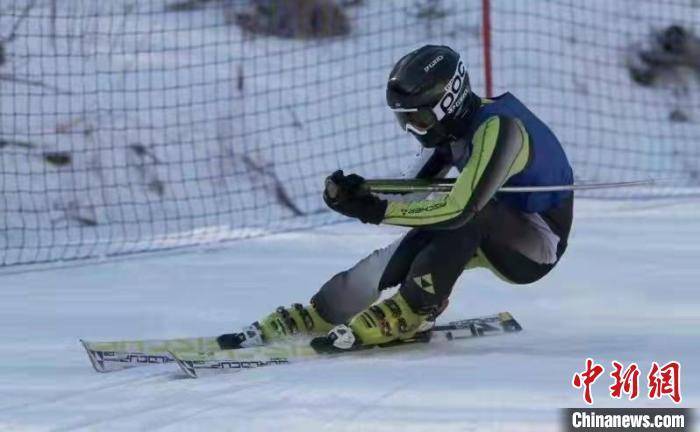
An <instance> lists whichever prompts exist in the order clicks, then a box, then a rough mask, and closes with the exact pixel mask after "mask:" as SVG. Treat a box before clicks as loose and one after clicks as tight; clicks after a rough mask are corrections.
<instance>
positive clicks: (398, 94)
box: [220, 45, 573, 350]
mask: <svg viewBox="0 0 700 432" xmlns="http://www.w3.org/2000/svg"><path fill="white" fill-rule="evenodd" d="M386 98H387V103H388V105H389V108H390V109H391V110H392V111H393V112H394V114H395V115H396V118H397V119H398V122H399V125H400V126H401V128H403V129H404V130H405V131H407V132H409V133H411V134H412V135H414V136H415V137H416V138H417V139H418V141H419V142H420V144H421V145H422V149H421V152H420V153H419V155H418V158H417V160H416V163H415V164H414V165H413V166H412V168H411V169H410V170H409V171H408V172H407V173H406V174H407V176H410V177H414V178H421V179H423V178H441V177H444V176H445V175H446V174H447V172H448V171H449V170H450V168H452V167H455V168H456V169H457V170H458V171H459V172H460V174H459V176H458V177H457V180H456V182H455V184H454V186H453V187H452V190H451V191H450V192H449V193H448V194H445V195H444V196H440V197H438V198H432V197H427V196H418V197H416V196H412V197H410V199H409V200H408V201H406V200H399V199H391V197H389V198H388V199H387V198H385V197H380V196H377V195H375V194H372V193H371V192H370V191H369V190H368V188H367V187H366V186H365V184H364V182H365V180H364V179H363V178H362V177H360V176H359V175H357V174H350V175H345V174H344V173H343V171H336V172H334V173H333V174H332V175H331V176H329V177H328V178H327V179H326V183H325V190H324V193H323V199H324V201H325V202H326V204H327V205H328V206H329V207H330V208H331V209H333V210H335V211H337V212H338V213H341V214H343V215H345V216H348V217H352V218H356V219H359V220H360V221H362V222H364V223H372V224H380V223H384V224H389V225H400V226H405V227H410V228H412V229H411V230H410V231H408V233H407V234H405V235H403V236H402V237H401V238H400V239H398V240H397V241H395V242H394V243H392V244H390V245H389V246H387V247H385V248H383V249H379V250H376V251H374V252H373V253H372V254H370V255H369V256H367V257H366V258H364V259H363V260H361V261H360V262H358V263H357V264H355V265H354V266H353V267H352V268H350V269H348V270H345V271H343V272H340V273H338V274H336V275H335V276H333V277H332V278H331V279H330V280H328V281H327V282H326V283H325V284H324V285H323V286H322V287H321V289H320V290H319V291H318V292H317V293H316V294H315V295H314V296H313V297H312V299H311V301H310V304H309V305H306V306H302V305H300V304H294V305H292V306H291V307H289V308H284V307H279V308H277V310H276V311H275V312H273V313H272V314H270V315H269V316H267V317H265V318H264V319H263V320H262V321H260V322H259V323H258V322H256V323H254V324H253V325H252V326H250V327H249V328H246V329H245V331H244V332H243V333H240V334H238V337H236V338H234V340H229V341H220V344H222V346H223V345H229V346H230V347H232V348H234V347H245V346H251V345H258V344H261V343H264V342H267V341H274V340H277V339H280V338H283V337H286V336H288V335H293V334H297V333H308V334H314V335H324V334H325V335H326V336H322V337H319V338H316V339H314V342H313V343H312V345H314V346H315V347H316V348H317V349H319V350H346V349H351V348H356V347H358V346H361V345H377V344H386V343H391V342H392V341H396V340H397V339H409V338H412V337H414V336H415V335H416V333H418V332H423V331H426V330H428V329H430V327H431V326H432V325H433V324H434V321H435V318H436V317H437V316H438V315H439V314H440V313H441V312H442V311H443V310H444V309H445V307H446V306H447V302H448V297H449V296H450V293H451V291H452V287H453V285H454V284H455V282H456V280H457V278H458V277H459V275H460V274H461V273H462V271H463V270H464V269H470V268H474V267H486V268H488V269H490V270H491V271H492V272H493V273H495V274H496V275H497V276H498V277H500V278H502V279H503V280H505V281H507V282H509V283H514V284H529V283H532V282H535V281H537V280H539V279H540V278H542V277H543V276H545V275H546V274H547V273H548V272H549V271H550V270H552V268H554V266H555V265H556V264H557V262H558V261H559V259H560V258H561V256H562V254H563V253H564V251H565V250H566V247H567V239H568V236H569V231H570V228H571V223H572V218H573V192H570V191H564V192H534V193H499V192H498V189H499V188H500V187H501V186H504V185H505V186H545V185H570V184H572V183H573V172H572V169H571V166H570V165H569V162H568V160H567V158H566V155H565V154H564V151H563V149H562V147H561V144H560V143H559V141H558V140H557V138H556V137H555V135H554V134H553V133H552V132H551V131H550V129H549V128H548V127H547V126H546V125H545V124H544V123H543V122H542V121H541V120H540V119H538V118H537V117H536V116H535V115H534V114H533V113H532V112H531V111H530V110H528V108H527V107H525V105H523V104H522V103H521V102H520V101H519V100H518V99H516V98H515V96H513V95H512V94H510V93H505V94H503V95H500V96H498V97H495V98H492V99H484V98H480V97H479V96H477V95H476V94H474V93H473V92H472V91H471V88H470V84H469V76H468V74H467V70H466V66H465V63H464V61H463V60H462V59H461V58H460V56H459V54H457V53H456V52H455V51H453V50H452V49H451V48H449V47H446V46H434V45H427V46H424V47H422V48H420V49H418V50H415V51H413V52H411V53H409V54H408V55H406V56H404V57H403V58H401V59H400V60H399V61H398V63H397V64H396V65H395V66H394V68H393V70H392V71H391V74H390V76H389V81H388V84H387V90H386ZM426 198H427V199H426ZM397 285H398V286H399V289H398V291H397V292H396V293H395V294H394V295H392V296H391V297H389V298H387V299H386V300H383V301H381V302H379V303H376V304H375V302H376V301H377V300H378V298H379V296H380V293H381V291H382V290H385V289H387V288H390V287H394V286H397Z"/></svg>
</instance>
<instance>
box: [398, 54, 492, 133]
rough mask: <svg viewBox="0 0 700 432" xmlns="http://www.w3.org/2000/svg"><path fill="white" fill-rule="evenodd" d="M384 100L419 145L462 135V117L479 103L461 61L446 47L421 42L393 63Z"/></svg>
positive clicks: (463, 130)
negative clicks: (416, 139)
mask: <svg viewBox="0 0 700 432" xmlns="http://www.w3.org/2000/svg"><path fill="white" fill-rule="evenodd" d="M386 101H387V104H388V105H389V108H391V110H392V111H393V112H394V114H396V118H397V119H398V121H399V124H400V125H401V127H402V128H403V129H405V130H406V131H407V132H411V133H412V134H413V135H415V136H416V138H418V140H419V141H420V142H421V144H422V145H423V147H437V146H439V145H441V144H444V143H448V142H450V141H452V140H455V139H457V138H459V136H460V135H463V134H464V133H465V127H466V124H465V121H464V118H465V117H466V115H468V114H469V113H470V112H471V111H472V110H473V109H474V108H475V106H478V104H479V103H480V99H479V98H478V97H477V96H475V95H474V94H473V93H472V91H471V86H470V85H469V74H467V67H466V65H465V63H464V61H463V60H461V59H460V56H459V54H457V53H456V52H455V51H454V50H453V49H451V48H450V47H447V46H439V45H425V46H424V47H422V48H419V49H417V50H415V51H413V52H410V53H409V54H407V55H405V56H404V57H403V58H401V60H399V61H398V62H397V63H396V65H395V66H394V69H392V71H391V74H390V75H389V82H388V83H387V87H386Z"/></svg>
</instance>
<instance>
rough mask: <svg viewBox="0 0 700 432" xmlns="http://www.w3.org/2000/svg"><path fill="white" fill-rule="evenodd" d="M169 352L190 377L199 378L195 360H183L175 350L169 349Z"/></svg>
mask: <svg viewBox="0 0 700 432" xmlns="http://www.w3.org/2000/svg"><path fill="white" fill-rule="evenodd" d="M168 354H170V355H171V356H172V357H173V359H174V360H175V363H177V365H178V366H179V367H180V370H181V371H182V372H183V373H184V374H185V375H187V376H188V377H190V378H197V369H195V367H194V364H193V362H191V361H189V360H183V359H181V358H180V357H179V356H178V355H177V354H176V353H175V352H173V351H168Z"/></svg>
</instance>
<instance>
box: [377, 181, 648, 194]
mask: <svg viewBox="0 0 700 432" xmlns="http://www.w3.org/2000/svg"><path fill="white" fill-rule="evenodd" d="M455 180H456V179H453V178H449V179H375V180H367V183H366V185H367V186H368V187H369V189H370V190H371V191H372V192H376V193H387V194H407V193H412V192H449V191H450V190H452V186H454V184H455ZM654 183H656V181H655V180H654V179H646V180H635V181H625V182H612V183H577V184H571V185H553V186H508V187H502V188H500V189H499V190H498V191H499V192H505V193H518V192H559V191H575V190H589V189H610V188H623V187H635V186H649V185H653V184H654Z"/></svg>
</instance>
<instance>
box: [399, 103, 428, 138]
mask: <svg viewBox="0 0 700 432" xmlns="http://www.w3.org/2000/svg"><path fill="white" fill-rule="evenodd" d="M392 111H393V112H394V115H395V116H396V119H397V120H398V121H399V125H400V126H401V129H403V130H405V131H406V132H413V133H415V134H416V135H425V134H427V133H428V130H429V129H430V128H431V127H433V126H435V124H436V123H437V122H438V119H437V116H436V115H435V113H434V112H433V110H432V109H430V108H394V109H392Z"/></svg>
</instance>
